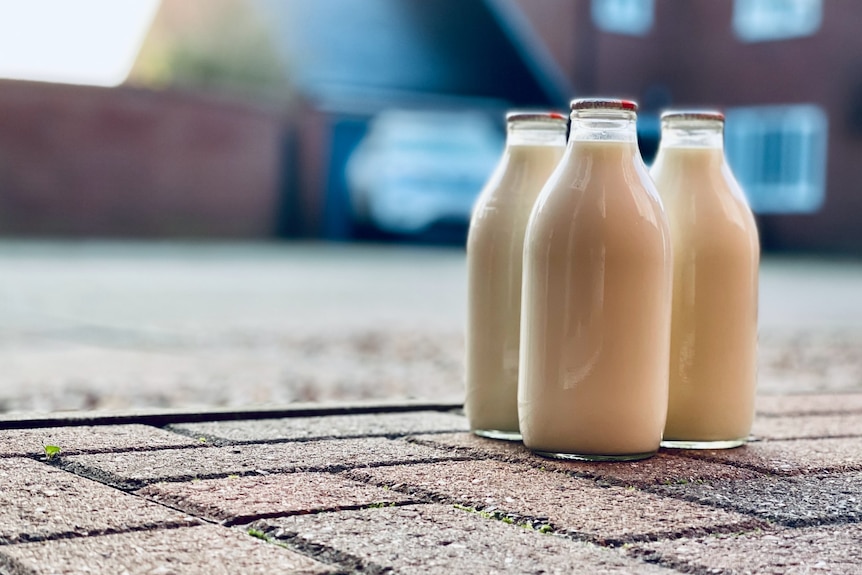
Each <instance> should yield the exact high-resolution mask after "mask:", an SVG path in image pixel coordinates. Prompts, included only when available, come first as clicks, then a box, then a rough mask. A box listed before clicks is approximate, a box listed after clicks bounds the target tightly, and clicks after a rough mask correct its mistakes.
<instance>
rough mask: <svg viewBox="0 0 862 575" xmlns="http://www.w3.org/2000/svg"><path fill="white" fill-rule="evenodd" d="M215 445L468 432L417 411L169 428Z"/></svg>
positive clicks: (462, 425) (444, 416)
mask: <svg viewBox="0 0 862 575" xmlns="http://www.w3.org/2000/svg"><path fill="white" fill-rule="evenodd" d="M169 428H170V429H174V430H177V431H180V432H182V433H187V434H190V435H197V436H202V437H207V438H212V439H214V440H216V441H218V440H222V441H243V442H254V441H278V440H286V439H309V438H316V439H321V438H330V437H359V436H366V435H390V436H395V435H409V434H414V433H431V432H436V431H467V430H469V429H470V426H469V425H468V423H467V418H466V417H464V416H462V415H456V414H454V413H443V412H438V411H416V412H409V413H372V414H362V415H331V416H322V417H291V418H283V419H257V420H242V421H213V422H205V423H184V424H178V425H172V426H170V427H169Z"/></svg>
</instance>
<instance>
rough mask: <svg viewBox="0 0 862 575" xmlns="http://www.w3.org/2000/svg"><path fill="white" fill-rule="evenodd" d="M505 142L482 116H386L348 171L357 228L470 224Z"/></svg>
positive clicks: (404, 230) (404, 229)
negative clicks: (478, 200)
mask: <svg viewBox="0 0 862 575" xmlns="http://www.w3.org/2000/svg"><path fill="white" fill-rule="evenodd" d="M503 142H504V134H503V132H502V131H501V130H500V129H498V128H497V127H495V126H494V124H493V122H492V121H491V120H490V119H489V117H488V116H487V115H485V114H482V113H478V112H439V111H404V110H393V111H387V112H383V113H381V114H380V115H378V116H377V117H376V118H375V119H374V120H373V121H372V122H371V124H370V126H369V130H368V134H367V135H366V136H365V138H364V139H363V140H362V141H361V142H360V144H359V146H358V147H357V148H356V150H355V151H354V153H353V154H352V155H351V157H350V160H349V161H348V163H347V184H348V188H349V190H350V199H351V205H352V209H353V213H354V215H355V217H356V219H357V221H359V222H361V223H364V224H371V225H373V226H374V227H376V228H378V229H380V230H383V231H386V232H392V233H398V234H417V233H421V232H422V231H424V230H426V229H428V228H429V227H430V226H432V225H433V224H435V223H438V222H458V223H461V222H463V223H464V224H466V223H467V222H469V220H470V212H471V210H472V209H473V203H474V202H475V200H476V197H477V196H478V194H479V192H480V191H481V189H482V186H483V185H484V184H485V181H486V180H487V179H488V177H489V176H490V174H491V172H492V171H493V170H494V167H495V166H496V163H497V160H498V159H499V157H500V153H501V151H502V148H503Z"/></svg>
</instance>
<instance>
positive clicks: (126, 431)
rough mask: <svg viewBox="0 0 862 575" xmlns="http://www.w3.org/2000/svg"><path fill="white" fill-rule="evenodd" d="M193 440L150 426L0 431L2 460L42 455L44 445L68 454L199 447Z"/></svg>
mask: <svg viewBox="0 0 862 575" xmlns="http://www.w3.org/2000/svg"><path fill="white" fill-rule="evenodd" d="M197 443H198V442H197V440H195V439H192V438H190V437H185V436H182V435H179V434H176V433H170V432H169V431H165V430H163V429H158V428H156V427H150V426H149V425H135V424H132V425H104V426H102V425H93V426H84V427H46V428H43V429H7V430H0V457H3V456H7V457H9V456H18V457H27V456H34V455H41V454H42V453H43V449H42V446H43V445H57V446H59V447H60V448H61V449H62V450H63V453H64V454H73V453H87V452H99V451H119V450H142V449H158V448H163V447H182V446H187V445H196V444H197Z"/></svg>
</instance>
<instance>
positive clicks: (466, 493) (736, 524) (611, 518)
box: [349, 461, 763, 544]
mask: <svg viewBox="0 0 862 575" xmlns="http://www.w3.org/2000/svg"><path fill="white" fill-rule="evenodd" d="M349 475H350V476H351V477H355V478H357V479H364V480H367V481H370V482H373V483H376V484H378V485H384V486H391V487H392V488H393V489H398V490H400V491H406V492H411V491H418V492H419V493H429V494H433V495H435V496H442V497H443V498H445V499H444V500H448V501H451V502H454V503H458V504H461V505H465V506H468V507H475V508H477V509H482V510H484V511H495V512H499V513H502V514H504V515H505V514H511V515H514V516H516V517H526V518H529V519H539V522H542V521H546V522H547V523H548V524H550V525H551V526H552V527H553V528H554V529H555V530H556V531H562V532H566V533H572V534H575V535H577V536H578V537H582V538H587V539H590V540H592V541H595V542H598V543H603V544H605V543H610V544H619V543H624V542H627V541H635V540H644V539H651V538H655V537H663V536H670V535H679V534H684V533H689V534H691V533H697V532H708V531H722V530H723V531H727V530H745V529H754V528H757V527H761V526H762V525H763V524H762V523H760V522H758V521H756V520H753V519H752V518H750V517H746V516H743V515H740V514H739V513H735V512H726V511H722V510H719V509H715V508H711V507H705V506H702V505H697V504H693V503H690V502H687V501H681V500H676V499H671V498H667V497H660V496H658V495H654V494H651V493H645V492H643V491H639V490H636V489H634V488H624V487H611V486H608V487H601V486H599V485H598V484H596V482H594V481H592V480H589V479H579V478H574V477H571V476H568V475H565V474H562V473H555V472H552V471H542V470H540V469H536V468H533V467H528V466H525V465H518V464H513V463H502V462H498V461H461V462H445V463H434V464H425V465H399V466H392V467H379V468H374V469H364V470H355V471H353V472H350V473H349ZM530 523H531V524H533V523H535V522H534V521H530Z"/></svg>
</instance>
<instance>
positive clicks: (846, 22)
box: [519, 0, 862, 254]
mask: <svg viewBox="0 0 862 575" xmlns="http://www.w3.org/2000/svg"><path fill="white" fill-rule="evenodd" d="M519 4H520V6H521V7H522V8H523V10H524V12H525V13H526V14H527V15H528V17H529V18H530V20H531V21H532V23H533V24H534V26H535V28H536V30H537V31H538V32H539V34H540V35H541V36H542V37H544V38H545V39H546V41H547V45H548V47H549V50H550V52H551V53H552V54H553V56H554V59H555V60H556V62H557V63H558V64H559V66H560V67H561V68H562V69H563V70H564V71H565V73H566V74H567V76H568V77H569V78H570V79H571V83H572V85H573V86H574V90H575V91H576V92H577V93H578V94H584V95H586V94H619V95H625V96H630V97H634V98H636V99H638V100H639V101H640V102H641V104H642V106H643V107H644V108H645V110H644V112H645V114H643V115H642V116H645V119H648V118H646V116H649V114H650V113H651V112H652V113H655V112H657V111H658V108H661V107H665V106H677V107H684V106H686V107H687V106H692V107H695V106H696V107H703V106H718V107H720V108H723V109H725V110H727V111H729V116H728V155H729V156H730V157H731V161H732V164H733V165H734V168H735V169H736V171H737V175H738V177H739V178H740V179H741V180H743V181H747V182H748V185H747V187H748V188H749V192H751V193H752V194H753V195H754V196H756V197H753V198H752V200H753V202H752V203H753V204H754V205H755V207H758V206H759V207H760V209H759V214H758V219H759V223H760V227H761V235H762V240H763V244H764V247H765V248H767V249H792V250H810V251H838V252H845V253H856V254H859V253H862V225H860V224H862V193H860V191H859V190H860V188H862V184H860V182H862V35H860V34H859V24H860V22H862V2H856V1H854V0H685V1H680V0H577V1H574V2H571V1H568V0H519Z"/></svg>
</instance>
